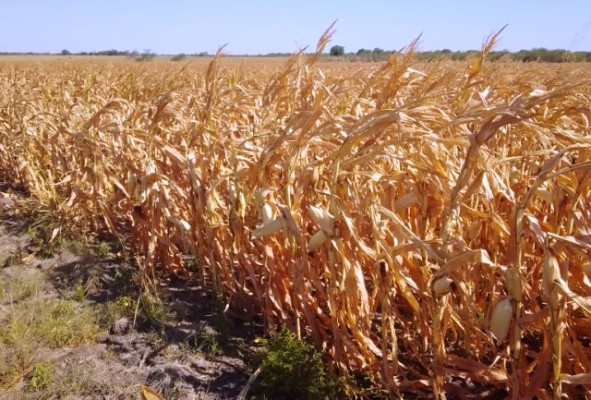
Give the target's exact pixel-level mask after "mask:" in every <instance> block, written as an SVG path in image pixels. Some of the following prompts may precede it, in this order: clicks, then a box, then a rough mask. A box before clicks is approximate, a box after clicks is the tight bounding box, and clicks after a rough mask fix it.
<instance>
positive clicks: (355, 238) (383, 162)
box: [0, 35, 591, 398]
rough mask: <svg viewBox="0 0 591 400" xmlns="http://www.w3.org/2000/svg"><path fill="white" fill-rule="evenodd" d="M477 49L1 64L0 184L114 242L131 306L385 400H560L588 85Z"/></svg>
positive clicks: (580, 292)
mask: <svg viewBox="0 0 591 400" xmlns="http://www.w3.org/2000/svg"><path fill="white" fill-rule="evenodd" d="M327 39H328V36H327V35H325V36H323V37H322V38H321V40H320V42H319V46H318V47H319V48H318V50H319V51H323V49H324V47H325V46H326V43H327ZM494 39H495V38H494V37H493V38H492V39H491V40H490V41H488V42H487V43H485V45H484V46H483V56H482V57H480V58H475V59H472V60H470V61H469V62H467V63H456V62H450V61H440V62H435V63H429V64H426V63H425V64H421V63H417V62H415V61H414V60H413V52H414V50H415V45H416V43H412V44H411V45H410V46H409V47H408V48H407V50H406V51H405V52H402V53H401V54H399V55H397V56H393V57H392V58H391V59H390V61H389V62H387V63H381V64H378V63H375V64H374V63H367V64H361V63H359V64H355V63H335V62H332V63H331V62H325V61H322V59H320V58H319V57H318V56H317V55H304V54H296V55H294V56H293V57H292V58H291V59H289V60H285V59H284V60H282V61H281V63H277V62H275V63H265V62H256V61H239V62H236V61H235V60H232V59H228V58H223V57H217V58H215V59H213V60H209V61H211V62H210V63H209V64H205V63H203V62H202V61H194V62H192V63H191V62H189V63H186V64H182V63H172V62H169V61H163V60H156V61H154V62H151V63H137V62H134V61H127V60H115V61H108V60H105V59H103V60H99V59H95V60H92V59H87V60H84V61H77V60H76V59H65V60H61V61H43V62H34V61H15V60H8V61H0V178H2V180H4V181H7V182H9V183H10V184H11V186H13V187H15V188H21V189H22V190H24V191H25V192H26V193H27V194H28V195H30V196H31V197H32V198H34V199H35V201H36V202H37V203H38V205H39V207H42V208H44V209H47V210H50V211H51V212H52V213H53V214H54V215H56V216H57V218H59V221H60V229H61V230H62V231H64V232H69V233H70V234H72V235H90V234H92V233H96V232H101V231H108V232H110V234H112V235H113V236H114V237H117V238H119V239H120V240H121V241H122V242H123V243H125V244H126V246H127V248H128V249H129V251H130V254H133V256H134V258H135V260H136V263H137V267H138V269H139V270H140V272H141V275H142V276H143V278H144V279H143V282H144V284H145V288H146V290H147V291H156V289H155V286H156V281H157V280H158V279H159V277H160V276H162V273H163V272H164V273H167V274H172V275H175V276H178V277H181V278H183V279H187V280H195V281H197V282H200V283H201V284H203V285H204V287H209V288H211V290H214V291H217V292H218V293H221V294H223V295H224V298H225V299H227V303H228V308H229V310H230V311H232V310H233V312H235V313H241V314H244V315H253V316H254V315H257V314H258V315H262V317H263V319H264V323H265V326H266V327H267V329H268V330H270V331H274V330H276V329H278V327H280V326H282V325H287V326H288V327H290V329H292V330H293V331H294V332H297V334H298V335H301V337H304V338H308V339H309V340H311V341H313V342H314V343H315V344H316V345H317V347H318V348H319V349H323V348H324V349H326V351H327V354H328V355H329V358H330V362H331V365H332V366H333V367H335V368H336V369H337V370H339V371H341V372H342V373H349V374H359V375H362V376H366V377H369V378H370V379H371V380H372V381H373V382H375V383H376V384H377V385H378V386H379V387H381V388H382V389H383V393H384V396H386V395H387V396H389V397H391V398H397V397H401V396H402V397H407V396H408V397H410V398H413V397H419V398H430V397H436V398H444V397H445V396H446V395H447V396H448V398H449V397H457V398H467V397H470V396H474V395H480V396H483V397H487V396H497V397H503V396H504V395H508V396H511V397H513V398H533V397H537V398H552V397H554V398H562V397H564V396H568V398H580V397H581V396H585V393H586V392H588V391H591V297H590V296H591V261H590V256H591V128H590V126H589V120H590V119H591V65H588V64H561V65H548V64H538V63H528V64H520V63H513V62H508V61H502V60H501V61H498V62H495V63H487V62H484V61H483V59H484V55H485V54H486V52H487V51H489V50H490V48H491V46H492V45H493V43H494ZM54 233H55V234H57V233H58V231H57V230H56V231H55V232H54ZM464 396H467V397H464Z"/></svg>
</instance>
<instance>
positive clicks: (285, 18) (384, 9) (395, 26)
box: [0, 0, 591, 54]
mask: <svg viewBox="0 0 591 400" xmlns="http://www.w3.org/2000/svg"><path fill="white" fill-rule="evenodd" d="M0 16H1V21H2V23H1V24H0V52H27V51H33V52H60V51H61V50H62V49H68V50H70V51H71V52H80V51H98V50H108V49H117V50H137V51H139V52H143V51H145V50H147V49H150V50H151V51H153V52H156V53H160V54H177V53H199V52H202V51H207V52H209V53H213V52H215V50H216V48H217V47H218V46H220V45H223V44H226V43H227V44H228V46H227V47H226V52H227V53H229V54H265V53H271V52H293V51H295V50H297V49H298V48H299V47H304V46H310V48H314V47H315V45H316V42H317V40H318V38H319V36H320V34H321V33H322V32H323V31H324V30H325V29H326V28H327V27H328V26H329V25H330V24H331V23H332V22H333V21H334V20H336V19H338V22H337V25H336V33H335V35H334V36H333V40H332V42H331V45H334V44H338V45H342V46H344V47H345V50H346V51H347V52H356V51H357V50H358V49H360V48H368V49H373V48H375V47H379V48H382V49H384V50H397V49H400V48H401V47H403V46H405V45H406V44H408V43H409V42H410V41H411V40H412V39H413V38H415V37H417V36H418V35H419V34H420V33H423V37H422V39H421V46H420V49H421V50H436V49H444V48H448V49H451V50H469V49H479V48H480V46H481V44H482V40H483V38H484V37H485V36H487V35H488V34H490V33H491V32H493V31H495V30H497V29H499V28H501V27H502V26H503V25H505V24H509V26H508V27H507V29H506V30H505V31H504V32H503V34H502V36H501V41H500V43H499V45H498V47H497V49H499V50H502V49H507V50H511V51H518V50H520V49H531V48H535V47H546V48H548V49H555V48H562V49H569V50H573V51H575V50H585V51H591V0H563V1H559V0H471V1H467V0H455V1H454V0H448V1H443V0H442V1H435V0H423V1H420V0H419V1H414V0H404V1H395V0H390V1H386V0H374V1H371V0H366V1H353V0H340V1H339V0H325V1H322V0H316V1H314V0H299V1H280V0H275V1H271V0H242V1H239V0H220V1H216V0H207V1H200V0H193V1H191V0H158V1H153V0H143V1H141V0H0Z"/></svg>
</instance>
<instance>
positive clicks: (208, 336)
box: [195, 329, 221, 356]
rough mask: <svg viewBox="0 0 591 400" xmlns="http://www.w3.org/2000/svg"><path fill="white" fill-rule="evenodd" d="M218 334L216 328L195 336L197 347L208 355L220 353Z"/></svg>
mask: <svg viewBox="0 0 591 400" xmlns="http://www.w3.org/2000/svg"><path fill="white" fill-rule="evenodd" d="M217 336H218V335H217V333H216V332H215V331H214V330H212V329H206V330H204V331H203V332H201V333H200V334H198V335H197V337H196V338H195V347H196V348H197V350H198V351H200V352H203V353H205V354H206V355H208V356H215V355H218V354H220V352H221V349H220V343H219V341H218V338H217Z"/></svg>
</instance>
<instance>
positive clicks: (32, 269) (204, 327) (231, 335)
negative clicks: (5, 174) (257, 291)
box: [0, 191, 262, 400]
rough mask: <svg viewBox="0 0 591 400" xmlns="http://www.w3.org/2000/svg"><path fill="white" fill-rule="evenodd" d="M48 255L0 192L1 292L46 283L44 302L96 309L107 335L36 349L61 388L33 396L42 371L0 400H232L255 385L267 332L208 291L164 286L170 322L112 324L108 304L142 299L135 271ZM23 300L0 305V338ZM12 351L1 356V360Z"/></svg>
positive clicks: (112, 257) (90, 257)
mask: <svg viewBox="0 0 591 400" xmlns="http://www.w3.org/2000/svg"><path fill="white" fill-rule="evenodd" d="M43 250H44V249H42V248H39V245H38V244H35V242H34V241H33V240H32V238H31V235H30V234H29V233H28V232H27V220H26V218H25V217H24V216H22V215H21V214H20V213H19V211H18V207H17V204H16V201H15V200H14V199H13V197H12V196H10V195H8V194H6V193H2V192H1V191H0V285H2V284H4V285H6V286H8V285H9V284H11V280H13V279H16V277H20V279H22V277H23V276H24V277H25V280H28V279H31V280H40V281H42V284H41V286H40V287H42V293H39V294H38V295H40V296H42V297H43V298H47V299H52V298H64V299H70V300H72V299H76V300H75V301H76V302H77V303H78V306H79V307H81V308H85V309H92V310H93V312H94V313H95V314H94V315H96V324H97V332H98V334H97V335H96V338H94V340H91V341H90V342H87V343H85V344H82V345H79V346H75V347H67V346H64V347H57V348H51V347H50V346H47V345H45V344H43V343H31V346H36V348H35V361H36V362H40V361H43V362H46V363H49V364H51V365H53V366H55V368H54V372H53V376H52V377H51V382H52V383H51V384H48V385H46V387H45V388H43V387H42V388H41V389H38V390H32V387H31V386H32V383H31V379H32V377H33V375H34V372H33V371H31V370H30V371H25V372H23V373H22V374H21V376H16V377H15V378H14V379H12V381H11V382H4V384H3V385H2V386H0V399H7V400H8V399H15V400H16V399H33V398H34V399H45V398H47V399H50V398H68V399H139V398H141V385H147V386H149V387H150V388H152V389H154V390H155V391H156V392H158V393H159V394H161V395H162V396H163V397H164V398H166V399H233V398H236V397H237V396H238V395H239V393H240V391H241V389H242V388H243V387H244V386H245V385H246V384H247V381H248V377H249V375H250V373H251V372H252V369H249V367H248V366H247V365H246V363H245V361H244V360H245V359H249V358H250V355H251V353H250V351H251V350H252V349H251V348H250V347H249V346H250V343H252V341H253V339H254V338H255V337H256V336H258V335H261V334H262V329H261V327H260V326H259V325H257V324H254V323H246V322H244V321H234V320H231V319H230V318H227V317H226V316H225V315H224V314H223V311H220V307H219V304H218V303H219V302H216V300H215V299H214V297H213V296H212V295H210V294H208V292H207V291H205V290H202V288H200V287H198V286H197V285H196V284H194V283H191V282H182V281H174V280H170V279H163V280H162V283H161V284H160V287H159V292H160V296H159V297H160V298H162V299H164V301H163V305H164V306H163V307H164V308H165V310H166V318H164V319H163V320H162V321H157V320H156V321H155V320H154V319H150V318H146V317H145V316H142V315H139V316H138V315H137V313H134V315H133V316H127V317H121V318H119V319H117V320H116V321H109V315H105V313H106V311H105V310H107V309H108V305H109V304H115V303H116V302H117V301H118V300H117V299H121V298H122V297H121V296H128V297H131V298H133V299H136V296H137V294H138V293H139V292H138V291H137V290H136V291H134V288H133V285H132V283H131V282H132V277H133V274H134V271H135V270H134V268H133V267H131V266H129V265H127V264H126V263H125V262H124V261H122V260H121V258H120V256H118V255H116V254H113V253H108V254H103V255H102V256H97V255H96V254H92V253H91V252H86V251H82V252H72V251H71V250H68V249H60V250H58V251H57V252H55V251H54V252H53V253H52V254H51V255H50V256H47V252H46V251H43ZM74 253H76V254H74ZM41 254H44V255H45V257H43V256H41ZM76 288H78V289H80V288H84V296H83V297H82V298H76V296H75V294H73V293H75V290H76ZM136 300H137V299H136ZM19 301H21V300H19V299H17V298H7V296H4V297H3V298H2V297H0V338H1V337H2V330H4V329H8V328H7V322H8V318H9V314H10V312H11V310H14V309H15V307H18V305H19ZM136 306H138V304H137V303H136V304H135V305H132V306H131V307H132V309H133V308H134V307H136ZM222 309H223V307H222ZM140 314H141V313H140ZM105 321H108V322H105ZM0 346H1V343H0ZM10 350H11V349H9V348H4V350H3V349H2V347H0V353H1V352H2V351H10ZM0 356H1V354H0ZM0 378H2V377H1V376H0ZM0 382H2V381H1V379H0Z"/></svg>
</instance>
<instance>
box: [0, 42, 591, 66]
mask: <svg viewBox="0 0 591 400" xmlns="http://www.w3.org/2000/svg"><path fill="white" fill-rule="evenodd" d="M395 53H397V51H395V50H383V49H380V48H379V47H376V48H374V49H363V48H362V49H359V50H357V52H355V53H347V52H346V51H345V47H344V46H341V45H334V46H332V47H331V48H330V50H329V52H328V56H330V57H333V58H342V59H343V60H351V61H355V60H358V61H384V60H387V59H388V58H389V57H390V56H391V55H392V54H395ZM479 53H480V51H478V50H467V51H452V50H450V49H443V50H434V51H421V52H417V53H416V55H415V57H416V58H417V59H418V60H421V61H435V60H441V59H449V60H459V61H462V60H465V59H467V58H470V57H473V56H476V55H478V54H479ZM52 54H54V53H35V52H26V53H23V52H0V55H52ZM58 54H59V55H62V56H119V57H121V56H123V57H129V58H134V59H136V60H138V61H149V60H151V59H153V58H154V57H156V56H157V54H156V53H154V52H152V51H150V50H145V51H144V52H141V53H140V52H138V51H136V50H133V51H129V50H116V49H111V50H101V51H81V52H77V53H74V52H70V51H69V50H67V49H64V50H62V51H61V52H60V53H58ZM209 55H210V54H209V53H207V52H199V53H193V54H185V53H179V54H173V55H168V56H170V57H171V60H172V61H181V60H183V59H185V58H186V57H207V56H209ZM291 55H292V53H268V54H258V55H256V56H257V57H286V56H291ZM237 56H248V55H247V54H244V55H237ZM501 58H505V59H509V60H514V61H522V62H530V61H538V62H552V63H558V62H591V51H569V50H562V49H556V50H548V49H545V48H536V49H532V50H519V51H517V52H510V51H507V50H503V51H492V52H490V53H489V54H488V59H489V60H490V61H495V60H499V59H501Z"/></svg>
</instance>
